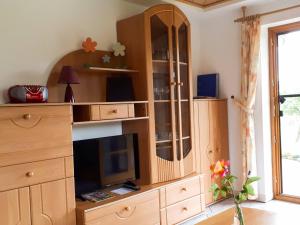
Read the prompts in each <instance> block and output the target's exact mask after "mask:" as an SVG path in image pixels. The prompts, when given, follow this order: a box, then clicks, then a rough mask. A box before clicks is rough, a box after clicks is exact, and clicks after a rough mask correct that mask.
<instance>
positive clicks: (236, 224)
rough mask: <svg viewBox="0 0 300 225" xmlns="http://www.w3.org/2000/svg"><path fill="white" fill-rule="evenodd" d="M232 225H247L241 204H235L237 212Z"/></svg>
mask: <svg viewBox="0 0 300 225" xmlns="http://www.w3.org/2000/svg"><path fill="white" fill-rule="evenodd" d="M232 225H245V221H244V215H243V211H242V208H241V206H240V204H237V203H236V204H235V212H234V217H233V224H232Z"/></svg>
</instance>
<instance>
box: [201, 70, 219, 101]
mask: <svg viewBox="0 0 300 225" xmlns="http://www.w3.org/2000/svg"><path fill="white" fill-rule="evenodd" d="M197 97H212V98H218V97H219V74H217V73H213V74H203V75H198V77H197Z"/></svg>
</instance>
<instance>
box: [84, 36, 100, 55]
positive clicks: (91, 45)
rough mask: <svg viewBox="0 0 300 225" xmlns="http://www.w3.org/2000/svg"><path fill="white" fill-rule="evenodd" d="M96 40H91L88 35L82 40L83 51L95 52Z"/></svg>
mask: <svg viewBox="0 0 300 225" xmlns="http://www.w3.org/2000/svg"><path fill="white" fill-rule="evenodd" d="M96 46H97V42H96V41H93V40H92V38H90V37H88V38H87V39H86V40H85V41H83V42H82V47H83V50H84V51H85V52H95V51H96Z"/></svg>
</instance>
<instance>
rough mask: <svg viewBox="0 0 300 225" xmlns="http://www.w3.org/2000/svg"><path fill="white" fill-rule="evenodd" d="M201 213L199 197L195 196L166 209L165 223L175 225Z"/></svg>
mask: <svg viewBox="0 0 300 225" xmlns="http://www.w3.org/2000/svg"><path fill="white" fill-rule="evenodd" d="M201 212H202V204H201V196H200V195H197V196H194V197H192V198H189V199H187V200H184V201H182V202H179V203H176V204H175V205H172V206H169V207H167V223H168V224H169V225H171V224H176V223H179V222H181V221H184V220H186V219H188V218H190V217H192V216H195V215H197V214H198V213H201Z"/></svg>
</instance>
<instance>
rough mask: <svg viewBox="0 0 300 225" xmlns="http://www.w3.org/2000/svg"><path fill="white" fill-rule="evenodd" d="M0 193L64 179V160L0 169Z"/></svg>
mask: <svg viewBox="0 0 300 225" xmlns="http://www.w3.org/2000/svg"><path fill="white" fill-rule="evenodd" d="M0 177H1V179H0V191H4V190H9V189H14V188H19V187H25V186H30V185H34V184H39V183H44V182H48V181H52V180H58V179H62V178H64V177H65V163H64V158H59V159H52V160H47V161H41V162H34V163H26V164H20V165H15V166H7V167H2V168H0Z"/></svg>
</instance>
